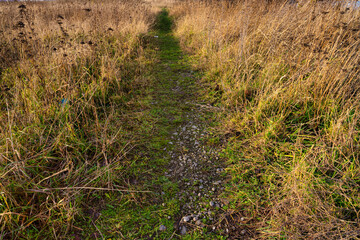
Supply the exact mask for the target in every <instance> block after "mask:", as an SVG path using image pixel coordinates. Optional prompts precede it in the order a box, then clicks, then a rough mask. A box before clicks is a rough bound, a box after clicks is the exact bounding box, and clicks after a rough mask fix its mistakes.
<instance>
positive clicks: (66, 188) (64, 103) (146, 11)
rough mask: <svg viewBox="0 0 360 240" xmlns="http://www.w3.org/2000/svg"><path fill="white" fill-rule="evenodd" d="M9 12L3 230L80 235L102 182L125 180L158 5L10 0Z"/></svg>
mask: <svg viewBox="0 0 360 240" xmlns="http://www.w3.org/2000/svg"><path fill="white" fill-rule="evenodd" d="M0 16H1V17H0V238H2V237H4V238H5V239H31V238H33V237H35V236H41V238H42V239H45V238H47V239H58V238H59V237H64V236H70V235H69V233H70V231H73V230H74V228H72V226H73V223H74V219H75V217H76V216H79V215H81V214H82V213H81V209H83V208H84V206H85V205H86V204H89V201H91V199H92V198H91V197H90V196H91V194H92V193H93V192H98V193H99V194H100V193H101V191H96V189H100V188H101V189H110V190H111V189H119V186H114V185H116V184H118V183H117V182H116V181H113V176H116V177H117V178H116V179H120V177H121V174H122V172H123V171H122V170H121V169H122V166H124V165H127V164H128V163H127V160H126V158H125V156H126V153H127V151H128V150H129V149H131V148H132V147H133V146H134V143H133V139H134V136H129V135H128V131H127V129H126V127H135V128H136V125H134V126H133V124H135V123H132V121H135V122H136V119H137V118H138V117H139V116H140V115H139V113H137V114H136V115H134V114H125V113H126V111H127V110H131V109H137V106H138V105H139V104H138V101H137V98H138V97H137V96H140V95H141V90H142V89H144V88H145V86H146V84H147V80H146V79H145V78H144V77H143V76H141V74H143V73H144V71H145V69H144V66H145V58H144V51H143V48H142V35H143V34H144V33H146V32H147V31H148V29H149V27H150V24H151V23H152V22H153V19H154V12H153V11H151V10H150V8H149V6H148V5H146V4H143V3H141V2H140V1H136V0H131V1H129V0H126V1H125V0H124V1H115V0H114V1H112V0H105V1H86V2H85V1H56V2H55V1H49V2H37V3H35V2H33V3H31V2H28V3H16V2H15V3H5V2H2V3H0ZM127 122H130V123H129V124H126V123H127ZM120 188H121V186H120ZM84 204H85V205H84ZM67 239H69V238H67Z"/></svg>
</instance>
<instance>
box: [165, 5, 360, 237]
mask: <svg viewBox="0 0 360 240" xmlns="http://www.w3.org/2000/svg"><path fill="white" fill-rule="evenodd" d="M171 14H172V15H173V16H174V17H175V20H176V29H175V31H176V36H177V37H178V38H179V39H180V41H181V43H182V46H183V47H184V48H185V49H187V50H188V51H189V52H191V53H193V54H194V55H195V57H196V58H197V59H198V60H199V61H198V62H197V63H196V66H197V67H198V68H199V69H202V70H203V71H204V72H205V77H204V78H203V84H204V85H205V86H207V88H206V89H205V90H204V96H205V98H206V99H207V100H208V101H210V102H211V103H212V104H213V105H215V106H221V108H223V109H224V111H223V112H222V113H221V116H222V117H223V116H224V115H226V120H224V121H225V123H223V124H221V126H222V131H223V133H224V137H225V138H226V141H227V148H226V149H225V151H224V154H225V155H226V156H227V157H228V159H229V168H228V172H229V173H231V176H232V180H231V182H230V184H229V190H230V192H231V195H230V196H229V197H232V199H233V208H234V209H235V210H236V211H237V212H238V213H241V215H243V216H245V219H246V223H247V224H249V228H253V233H254V234H257V236H258V237H259V238H270V237H280V238H281V237H286V238H289V239H299V238H307V237H312V238H332V239H339V238H351V237H359V236H358V234H359V232H358V229H359V214H360V191H359V190H360V188H359V182H360V162H359V130H360V125H359V107H360V104H359V99H360V85H359V81H360V79H359V63H360V62H359V61H360V60H359V54H358V52H359V48H360V21H359V16H360V11H359V10H358V9H356V8H351V7H349V6H343V5H340V4H337V3H333V4H330V3H324V2H320V3H317V2H316V1H299V2H298V3H296V4H291V3H283V2H281V3H278V2H274V3H268V2H265V1H183V2H181V3H178V4H177V5H175V6H174V7H173V8H172V9H171Z"/></svg>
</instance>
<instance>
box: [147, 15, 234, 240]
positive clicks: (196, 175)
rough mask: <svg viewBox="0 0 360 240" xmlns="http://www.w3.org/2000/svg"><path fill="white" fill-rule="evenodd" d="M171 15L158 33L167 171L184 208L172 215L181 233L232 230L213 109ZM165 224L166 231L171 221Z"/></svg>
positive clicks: (162, 20) (158, 96) (158, 103)
mask: <svg viewBox="0 0 360 240" xmlns="http://www.w3.org/2000/svg"><path fill="white" fill-rule="evenodd" d="M168 20H169V18H168V16H167V14H166V12H163V13H162V15H161V16H160V19H159V23H160V24H161V25H159V26H158V28H159V29H160V31H159V32H158V36H154V37H155V38H156V44H157V45H158V46H159V51H160V62H159V64H158V65H157V68H156V75H155V76H156V79H157V81H158V84H156V85H155V86H157V87H156V88H155V89H154V93H155V94H154V98H155V99H154V100H155V101H154V105H155V106H154V107H155V108H157V109H161V110H162V112H163V114H164V118H165V122H166V123H165V124H167V125H168V129H169V132H170V135H169V136H168V143H167V146H166V147H165V148H164V149H163V150H164V158H166V159H168V161H169V164H168V166H167V167H166V168H167V170H166V172H165V177H166V178H168V179H169V180H170V181H171V182H173V183H174V184H176V185H177V187H178V191H177V193H176V194H175V199H176V201H178V205H179V211H178V212H177V213H176V215H175V216H170V217H171V218H174V220H175V229H176V233H178V234H180V235H187V234H190V235H194V237H195V235H197V234H199V235H203V234H204V233H205V232H207V234H210V235H214V234H215V235H218V234H221V235H227V232H228V231H229V230H228V229H226V227H224V226H222V225H221V223H222V222H223V220H224V219H223V216H224V213H225V211H224V207H225V206H226V203H227V201H226V200H224V199H221V198H220V193H221V192H222V191H223V190H224V187H223V181H224V179H223V176H224V174H223V173H224V168H223V166H222V164H221V162H222V161H221V160H220V159H219V149H218V148H216V147H212V146H211V145H212V144H209V141H210V142H211V140H210V139H211V136H210V134H209V132H208V130H207V129H208V128H209V122H208V121H207V120H206V119H207V118H208V117H207V115H208V114H209V113H208V112H206V111H205V109H206V108H205V107H204V106H203V105H202V104H201V103H199V98H198V94H197V90H198V88H199V86H196V84H195V79H196V74H195V73H194V72H193V71H192V70H191V67H190V64H189V62H188V60H187V58H186V56H184V55H183V54H182V52H181V50H180V48H179V45H178V42H177V41H176V39H175V38H174V37H173V36H172V34H171V32H170V28H168V27H169V23H167V21H168ZM163 194H166V193H165V192H163ZM159 228H161V230H164V231H165V229H166V226H165V225H160V227H159ZM209 237H210V236H209Z"/></svg>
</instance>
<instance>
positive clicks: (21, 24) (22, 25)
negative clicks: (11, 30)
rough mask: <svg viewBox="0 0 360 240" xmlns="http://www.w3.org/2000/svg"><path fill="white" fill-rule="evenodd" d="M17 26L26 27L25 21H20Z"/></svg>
mask: <svg viewBox="0 0 360 240" xmlns="http://www.w3.org/2000/svg"><path fill="white" fill-rule="evenodd" d="M16 26H18V27H19V28H24V27H25V23H23V22H21V21H20V22H18V23H17V24H16Z"/></svg>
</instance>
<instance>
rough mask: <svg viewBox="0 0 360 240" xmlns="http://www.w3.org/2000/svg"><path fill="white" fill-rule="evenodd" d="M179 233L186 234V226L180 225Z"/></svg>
mask: <svg viewBox="0 0 360 240" xmlns="http://www.w3.org/2000/svg"><path fill="white" fill-rule="evenodd" d="M180 234H181V235H185V234H186V226H182V227H181V231H180Z"/></svg>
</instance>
